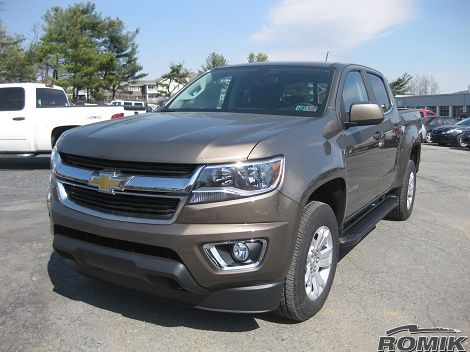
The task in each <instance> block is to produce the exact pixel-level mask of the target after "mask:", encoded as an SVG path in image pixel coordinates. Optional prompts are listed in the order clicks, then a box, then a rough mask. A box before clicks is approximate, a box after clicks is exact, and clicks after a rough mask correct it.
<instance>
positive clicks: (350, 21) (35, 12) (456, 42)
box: [0, 0, 470, 93]
mask: <svg viewBox="0 0 470 352" xmlns="http://www.w3.org/2000/svg"><path fill="white" fill-rule="evenodd" d="M74 2H76V1H68V0H56V1H50V0H40V1H38V0H35V1H33V0H16V1H12V0H3V11H1V12H0V18H1V20H2V21H3V23H4V24H5V25H6V26H7V28H8V30H9V31H11V32H16V33H19V34H23V35H24V36H25V37H26V38H28V39H32V38H33V37H34V34H33V33H34V32H33V28H34V27H35V26H36V27H38V28H39V29H40V28H41V23H42V20H41V17H42V15H43V14H44V13H45V11H46V10H47V9H48V8H49V7H51V6H53V5H59V6H64V7H65V6H67V5H69V4H72V3H74ZM96 6H97V9H98V11H100V12H101V13H102V14H103V15H106V16H112V17H119V18H121V19H122V20H123V21H124V22H125V23H126V25H127V26H128V28H129V29H134V28H137V27H138V28H140V30H141V31H140V34H139V36H138V39H137V40H138V44H139V51H140V54H139V58H140V62H141V64H142V65H143V66H144V71H145V72H147V73H149V75H148V77H147V78H149V79H153V78H156V77H158V76H160V75H161V74H162V73H165V72H166V70H167V68H168V64H169V63H170V62H171V61H174V62H184V63H185V65H186V66H187V67H188V68H190V69H193V70H197V69H198V68H199V67H200V65H201V64H202V63H203V62H204V59H205V57H206V56H207V54H208V53H210V52H212V51H217V52H220V53H222V54H224V55H225V56H226V57H227V59H228V60H229V63H233V64H235V63H240V62H244V61H245V60H246V56H247V55H248V53H249V52H250V51H264V52H267V53H268V54H269V55H270V57H271V59H272V60H297V61H306V60H307V61H311V60H323V59H324V56H325V53H326V51H328V50H329V51H330V54H329V61H343V62H354V63H361V64H364V65H368V66H371V67H374V68H376V69H378V70H379V71H381V72H383V73H384V74H385V75H386V76H387V78H389V79H394V78H396V77H397V76H399V75H401V74H402V73H403V72H408V73H410V74H412V75H424V74H432V75H433V76H434V78H435V79H436V80H437V81H438V83H439V85H440V92H441V93H448V92H454V91H459V90H465V89H467V87H468V85H470V45H469V43H470V41H469V35H470V21H469V20H468V14H469V13H470V1H469V0H446V1H442V0H441V1H439V0H355V1H351V0H328V1H325V0H277V1H267V0H256V1H253V0H237V1H230V2H229V1H216V0H212V1H208V0H198V1H194V0H173V1H169V0H168V1H148V0H140V1H129V0H127V1H121V0H114V1H111V0H107V1H105V0H102V1H97V2H96Z"/></svg>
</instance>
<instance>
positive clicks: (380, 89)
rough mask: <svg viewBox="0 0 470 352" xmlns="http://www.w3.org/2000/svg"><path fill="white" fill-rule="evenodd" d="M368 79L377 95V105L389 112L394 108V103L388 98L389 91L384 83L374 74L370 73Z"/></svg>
mask: <svg viewBox="0 0 470 352" xmlns="http://www.w3.org/2000/svg"><path fill="white" fill-rule="evenodd" d="M367 77H368V78H369V82H370V84H371V86H372V90H373V91H374V94H375V99H376V100H377V104H379V105H380V106H381V107H382V110H383V111H384V112H385V111H388V110H390V109H391V108H392V103H391V101H390V97H389V96H388V93H387V89H386V88H385V84H384V81H383V80H382V78H380V77H379V76H376V75H374V74H373V73H368V74H367Z"/></svg>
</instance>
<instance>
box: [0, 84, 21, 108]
mask: <svg viewBox="0 0 470 352" xmlns="http://www.w3.org/2000/svg"><path fill="white" fill-rule="evenodd" d="M23 108H24V89H23V88H20V87H11V88H0V111H19V110H23Z"/></svg>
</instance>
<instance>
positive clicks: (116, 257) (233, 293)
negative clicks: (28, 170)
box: [53, 234, 283, 313]
mask: <svg viewBox="0 0 470 352" xmlns="http://www.w3.org/2000/svg"><path fill="white" fill-rule="evenodd" d="M53 247H54V249H55V250H56V252H57V253H58V254H59V255H61V256H63V257H65V258H66V259H67V260H68V261H69V262H70V263H71V265H72V266H73V267H74V268H75V269H76V270H77V271H78V272H80V273H82V274H84V275H87V276H91V277H95V278H98V279H101V280H104V281H107V282H111V283H114V284H117V285H120V286H124V287H128V288H132V289H136V290H139V291H142V292H146V293H149V294H152V295H157V296H160V297H165V298H168V299H172V300H177V301H179V302H182V303H185V304H189V305H192V306H195V307H197V308H202V309H208V310H217V311H226V312H239V313H259V312H267V311H271V310H274V309H276V308H277V306H278V304H279V297H280V295H281V291H282V286H283V283H282V282H276V283H268V284H260V285H253V286H245V287H236V288H229V289H219V290H208V289H206V288H204V287H202V286H200V285H199V284H198V283H197V282H196V281H195V280H194V278H193V277H192V275H191V273H190V272H189V270H188V269H187V268H186V267H185V266H184V265H183V264H182V263H180V262H178V261H175V260H171V259H165V258H151V257H149V256H146V255H138V254H130V253H126V252H124V251H120V250H115V249H108V248H102V247H100V246H97V245H93V244H90V243H87V242H84V241H80V240H76V239H70V238H68V237H67V236H64V235H60V234H56V235H55V236H54V242H53Z"/></svg>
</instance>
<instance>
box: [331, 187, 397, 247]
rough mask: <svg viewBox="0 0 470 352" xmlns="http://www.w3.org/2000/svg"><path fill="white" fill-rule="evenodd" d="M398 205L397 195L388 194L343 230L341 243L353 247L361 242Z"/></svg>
mask: <svg viewBox="0 0 470 352" xmlns="http://www.w3.org/2000/svg"><path fill="white" fill-rule="evenodd" d="M397 205H398V198H397V197H395V196H387V197H385V198H384V199H383V200H382V201H380V202H379V203H377V204H376V205H373V206H371V208H370V209H369V210H367V211H366V212H365V213H364V215H362V216H361V217H360V218H359V219H357V220H356V221H355V222H353V223H352V224H351V225H349V226H348V227H347V228H346V229H345V230H344V231H343V234H342V236H341V237H340V238H339V244H340V245H341V246H344V247H351V246H354V245H356V244H357V243H359V241H361V240H362V239H363V238H364V237H365V236H366V235H367V234H368V233H369V232H371V231H372V230H373V229H374V228H375V225H376V224H377V223H378V222H379V221H380V220H382V219H383V218H384V217H386V216H387V215H388V213H390V212H391V211H392V210H393V208H395V207H396V206H397Z"/></svg>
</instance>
